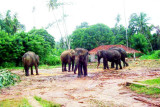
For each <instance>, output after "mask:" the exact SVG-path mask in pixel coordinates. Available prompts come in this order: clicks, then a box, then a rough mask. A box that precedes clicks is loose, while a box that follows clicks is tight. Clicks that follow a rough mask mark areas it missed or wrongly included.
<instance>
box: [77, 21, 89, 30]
mask: <svg viewBox="0 0 160 107" xmlns="http://www.w3.org/2000/svg"><path fill="white" fill-rule="evenodd" d="M88 27H89V25H88V23H87V22H82V23H81V25H79V26H76V29H79V28H88Z"/></svg>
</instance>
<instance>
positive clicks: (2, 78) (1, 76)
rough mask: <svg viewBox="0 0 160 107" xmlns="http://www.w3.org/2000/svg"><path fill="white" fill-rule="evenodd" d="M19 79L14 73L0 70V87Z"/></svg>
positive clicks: (12, 83)
mask: <svg viewBox="0 0 160 107" xmlns="http://www.w3.org/2000/svg"><path fill="white" fill-rule="evenodd" d="M19 81H20V77H19V76H18V75H16V74H13V73H11V72H10V71H8V70H5V69H1V70H0V88H2V87H5V86H9V85H14V84H15V83H16V82H19Z"/></svg>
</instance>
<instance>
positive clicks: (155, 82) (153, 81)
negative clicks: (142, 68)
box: [129, 77, 160, 95]
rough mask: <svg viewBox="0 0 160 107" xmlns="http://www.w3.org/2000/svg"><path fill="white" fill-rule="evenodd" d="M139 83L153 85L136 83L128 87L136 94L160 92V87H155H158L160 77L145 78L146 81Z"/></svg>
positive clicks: (159, 85)
mask: <svg viewBox="0 0 160 107" xmlns="http://www.w3.org/2000/svg"><path fill="white" fill-rule="evenodd" d="M139 83H142V84H147V85H150V86H153V87H146V86H142V85H137V84H132V85H130V86H129V87H130V88H131V90H132V91H135V92H137V93H138V94H142V93H143V94H146V95H155V94H160V89H159V88H156V87H160V77H159V78H156V79H151V80H146V81H139ZM154 86H156V87H154Z"/></svg>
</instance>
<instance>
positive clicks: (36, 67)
mask: <svg viewBox="0 0 160 107" xmlns="http://www.w3.org/2000/svg"><path fill="white" fill-rule="evenodd" d="M35 69H36V75H39V74H38V66H35Z"/></svg>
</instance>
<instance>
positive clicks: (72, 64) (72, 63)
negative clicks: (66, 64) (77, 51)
mask: <svg viewBox="0 0 160 107" xmlns="http://www.w3.org/2000/svg"><path fill="white" fill-rule="evenodd" d="M72 71H74V61H72Z"/></svg>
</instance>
